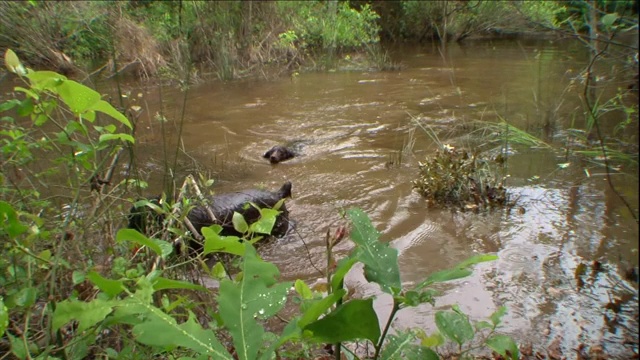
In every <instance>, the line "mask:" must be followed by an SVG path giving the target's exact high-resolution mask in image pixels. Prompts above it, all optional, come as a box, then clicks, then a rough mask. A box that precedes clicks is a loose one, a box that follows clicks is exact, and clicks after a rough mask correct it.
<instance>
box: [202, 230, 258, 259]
mask: <svg viewBox="0 0 640 360" xmlns="http://www.w3.org/2000/svg"><path fill="white" fill-rule="evenodd" d="M221 230H222V227H221V226H220V225H212V226H208V227H203V228H202V229H201V230H200V231H201V232H202V236H204V250H203V253H202V254H203V255H207V254H211V253H214V252H225V253H229V254H233V255H238V256H243V255H244V253H245V248H246V246H247V245H246V243H243V242H241V241H240V239H239V238H238V237H237V236H220V235H219V233H220V231H221Z"/></svg>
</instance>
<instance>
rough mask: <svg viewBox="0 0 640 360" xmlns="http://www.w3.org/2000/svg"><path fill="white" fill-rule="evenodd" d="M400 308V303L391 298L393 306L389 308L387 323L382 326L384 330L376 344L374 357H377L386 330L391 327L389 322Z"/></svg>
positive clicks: (385, 335)
mask: <svg viewBox="0 0 640 360" xmlns="http://www.w3.org/2000/svg"><path fill="white" fill-rule="evenodd" d="M398 310H400V303H399V302H397V301H396V299H393V308H392V309H391V313H390V314H389V319H387V324H386V325H385V326H384V330H383V331H382V335H380V340H378V344H377V345H376V353H375V355H373V358H374V359H377V358H378V355H380V349H382V343H384V339H385V338H386V337H387V332H389V328H391V322H392V321H393V318H394V317H395V316H396V313H397V312H398Z"/></svg>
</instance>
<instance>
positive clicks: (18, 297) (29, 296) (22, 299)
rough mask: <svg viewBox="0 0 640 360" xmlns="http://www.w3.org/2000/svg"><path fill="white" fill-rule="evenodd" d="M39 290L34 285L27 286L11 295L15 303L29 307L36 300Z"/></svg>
mask: <svg viewBox="0 0 640 360" xmlns="http://www.w3.org/2000/svg"><path fill="white" fill-rule="evenodd" d="M37 297H38V290H37V289H36V288H34V287H25V288H22V289H20V291H18V292H17V293H15V294H13V295H12V296H11V299H12V300H13V303H14V304H15V305H16V306H20V307H29V306H31V305H33V304H35V302H36V298H37Z"/></svg>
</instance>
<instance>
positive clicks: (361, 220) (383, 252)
mask: <svg viewBox="0 0 640 360" xmlns="http://www.w3.org/2000/svg"><path fill="white" fill-rule="evenodd" d="M347 216H348V217H349V219H351V223H352V230H351V239H352V240H353V242H354V243H356V245H357V246H358V248H359V251H357V252H356V253H354V257H357V259H358V260H359V261H361V262H362V263H363V264H364V274H365V277H366V278H367V280H368V281H372V282H375V283H377V284H378V285H380V287H381V288H382V290H383V291H384V292H386V293H388V294H392V295H398V294H399V293H400V290H401V287H402V283H401V282H400V268H399V267H398V250H396V249H393V248H391V247H389V244H387V243H382V242H380V241H378V238H379V237H380V233H379V232H378V231H377V230H376V229H375V227H373V225H372V224H371V220H370V219H369V216H367V214H366V213H365V212H364V211H362V210H361V209H349V210H347Z"/></svg>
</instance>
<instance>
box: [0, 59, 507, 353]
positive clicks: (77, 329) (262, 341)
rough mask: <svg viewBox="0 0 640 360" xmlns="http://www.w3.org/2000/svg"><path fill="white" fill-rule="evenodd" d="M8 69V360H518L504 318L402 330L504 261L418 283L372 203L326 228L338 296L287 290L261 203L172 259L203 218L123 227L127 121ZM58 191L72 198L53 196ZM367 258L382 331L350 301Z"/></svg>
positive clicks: (2, 275)
mask: <svg viewBox="0 0 640 360" xmlns="http://www.w3.org/2000/svg"><path fill="white" fill-rule="evenodd" d="M5 63H6V65H7V68H8V70H9V71H10V72H12V73H14V74H16V75H18V76H19V77H20V78H21V79H22V80H23V81H24V86H23V87H17V88H16V91H17V92H19V93H21V94H23V97H22V98H21V99H17V98H16V99H11V100H8V101H6V102H4V103H2V104H1V105H0V110H2V111H3V114H4V113H7V114H9V112H8V111H14V112H15V113H14V114H13V115H11V116H7V115H5V116H3V118H2V132H1V134H2V156H3V158H2V159H3V169H13V172H11V171H7V172H3V173H2V187H1V188H0V190H1V193H0V195H1V196H2V197H1V199H2V200H0V218H1V220H2V221H1V224H2V226H1V227H0V238H1V239H2V248H1V249H0V289H1V290H0V350H2V353H3V354H6V355H5V356H11V357H15V358H18V359H85V358H104V359H106V358H109V359H147V358H150V357H159V358H178V357H179V358H183V359H186V358H197V359H204V358H211V357H213V358H216V359H233V358H239V359H257V358H264V359H269V358H272V357H273V356H280V357H285V358H299V357H301V356H302V357H309V356H321V349H322V346H323V344H333V346H332V351H333V352H334V354H335V357H336V358H340V353H341V352H342V353H347V354H350V355H348V356H349V357H358V356H362V354H357V353H355V352H353V347H351V346H350V345H349V343H351V342H353V341H360V342H364V344H366V347H365V348H366V349H371V352H370V353H368V355H365V356H367V357H371V356H373V358H384V359H393V358H406V357H409V358H426V359H437V358H439V355H438V353H439V352H441V353H442V354H446V353H447V352H448V351H450V350H449V349H450V348H451V346H448V345H449V344H455V345H456V346H455V350H453V351H454V353H457V354H462V355H465V356H467V355H466V354H471V351H474V350H475V349H477V348H478V346H482V347H487V348H490V349H492V350H493V351H495V352H496V353H497V354H501V356H504V357H509V358H512V359H517V358H518V348H517V345H516V344H515V343H514V342H513V340H511V339H510V338H509V337H507V336H505V335H501V334H499V333H497V332H496V329H497V328H498V326H499V325H500V319H501V317H502V315H504V313H505V309H504V308H499V309H498V310H497V311H496V313H494V314H493V315H492V316H491V317H490V319H489V320H490V321H479V322H472V321H470V320H469V318H468V316H467V315H465V314H464V313H462V311H461V310H460V309H459V308H457V307H455V306H454V307H453V308H452V310H447V311H442V310H441V311H437V312H436V315H435V322H436V325H437V327H438V330H439V331H438V332H436V333H434V334H430V335H427V334H425V333H424V332H421V331H418V330H407V331H399V332H396V333H395V334H394V335H391V334H388V331H389V329H390V325H391V323H392V321H393V319H394V317H395V315H396V313H397V312H398V311H400V310H402V309H403V308H406V307H413V306H418V305H420V304H424V303H429V304H432V305H433V304H434V302H435V299H436V298H437V296H438V291H437V289H436V288H435V287H434V285H436V284H438V283H441V282H444V281H449V280H454V279H459V278H462V277H466V276H468V275H470V274H471V270H470V267H471V266H472V265H474V264H476V263H479V262H483V261H490V260H493V259H495V258H496V257H495V256H494V255H478V256H475V257H472V258H470V259H468V260H466V261H463V262H462V263H460V264H458V265H456V266H455V267H453V268H451V269H449V270H443V271H440V272H437V273H434V274H432V275H430V276H429V277H427V278H426V279H425V280H424V281H422V282H420V283H418V284H416V285H413V286H411V287H406V286H404V285H403V284H402V282H401V281H400V272H399V267H398V261H397V256H398V254H397V250H395V249H393V248H391V247H389V245H388V244H386V243H383V242H380V241H379V240H378V237H379V233H378V232H377V231H376V229H375V228H374V227H373V225H372V224H371V222H370V220H369V218H368V217H367V215H366V214H365V213H364V212H362V211H361V210H359V209H350V210H347V212H346V216H347V218H348V220H349V224H350V225H349V228H348V229H347V228H344V227H340V228H338V229H337V230H336V232H335V233H334V234H332V235H331V234H327V237H326V256H327V267H326V269H325V271H324V273H325V276H326V278H327V287H326V289H325V290H324V291H321V290H320V291H312V290H311V289H310V288H309V286H308V285H307V284H305V283H304V282H303V281H300V280H298V281H295V282H294V283H292V282H283V281H280V279H279V271H278V269H277V268H276V267H275V265H273V264H271V263H268V262H265V261H263V260H261V259H260V257H259V256H258V255H257V253H256V251H255V249H254V246H253V244H254V243H255V242H256V241H258V240H259V238H257V237H255V236H254V235H255V234H269V233H270V232H271V229H272V227H273V225H274V224H275V217H276V216H277V214H278V210H276V209H262V210H261V217H260V219H259V220H258V221H257V222H256V223H253V224H247V223H246V222H245V221H244V219H243V218H242V216H235V215H234V221H233V224H234V227H235V229H236V230H237V231H239V232H240V233H243V234H244V236H243V238H244V241H240V239H239V238H237V237H229V236H221V235H220V231H221V227H220V226H219V225H213V226H211V227H209V228H205V229H203V230H202V233H203V235H204V244H203V252H202V253H200V254H196V255H194V256H192V257H179V256H176V254H174V252H175V247H174V243H175V240H176V239H177V238H180V237H187V236H189V234H188V233H187V232H185V231H184V229H182V227H181V226H180V224H181V220H182V219H184V216H185V213H186V212H188V209H189V208H188V207H185V208H183V207H182V204H180V203H178V204H176V205H175V206H174V207H171V208H169V209H165V210H163V209H160V208H158V209H157V210H158V211H164V214H165V215H166V216H165V217H164V218H165V219H168V221H169V222H167V224H168V225H167V228H166V230H167V231H163V232H160V233H158V234H157V235H156V236H154V237H147V236H145V235H143V234H140V233H138V232H137V231H135V230H132V229H122V228H121V226H122V223H123V222H122V220H120V221H118V220H117V219H118V218H119V217H121V216H122V215H121V214H122V204H123V203H127V202H125V201H124V199H125V197H126V194H127V191H128V188H129V187H131V186H140V182H138V181H137V180H135V179H127V178H124V179H122V180H121V181H120V182H117V183H116V182H115V179H116V178H117V176H114V175H113V171H114V169H115V168H116V166H117V162H118V159H119V156H120V154H121V153H122V151H123V149H125V148H126V146H128V145H129V144H132V143H134V142H135V138H134V136H132V135H131V134H130V132H131V123H130V121H129V119H127V118H126V117H125V116H124V115H123V114H121V113H120V112H118V111H117V110H116V109H115V108H114V107H113V106H112V105H111V104H109V103H108V102H106V101H104V100H102V99H101V96H100V94H98V93H97V92H95V91H94V90H91V89H90V88H88V87H86V86H84V85H82V84H80V83H78V82H75V81H73V80H69V79H68V78H66V77H65V76H63V75H61V74H58V73H55V72H52V71H33V70H31V69H28V68H25V67H24V66H23V65H22V64H21V63H20V61H19V60H18V57H17V56H16V55H15V53H13V52H12V51H7V53H6V54H5ZM14 116H17V117H14ZM42 157H45V158H46V159H43V158H42ZM54 185H55V186H59V187H61V188H62V191H57V192H56V191H55V189H53V190H52V189H50V188H51V187H54ZM110 209H113V210H111V211H110ZM61 210H62V211H61ZM172 220H176V221H175V222H174V223H173V224H174V225H169V224H171V221H172ZM347 233H348V234H349V236H350V238H351V240H352V241H353V242H354V245H355V248H354V250H353V251H352V252H351V254H350V255H349V256H347V257H344V258H341V259H336V258H335V257H334V254H333V248H334V246H335V245H337V244H338V243H340V242H341V241H344V239H345V238H346V235H347ZM220 254H229V255H234V256H237V257H239V261H238V262H237V263H238V266H237V269H235V270H234V269H233V268H232V267H229V266H224V265H223V262H222V261H218V262H217V263H216V264H215V265H214V266H212V267H210V266H209V265H207V263H206V261H205V260H206V257H210V256H214V257H218V258H220V257H219V256H220ZM358 263H360V264H362V265H363V266H364V273H365V277H366V278H367V280H368V281H370V282H374V283H377V284H378V285H379V286H380V288H381V290H382V291H383V292H384V293H387V294H389V295H391V296H392V297H393V309H392V311H391V314H390V316H389V318H388V319H386V320H383V321H380V319H379V318H378V314H377V313H376V311H375V309H374V308H373V299H374V298H373V297H367V298H364V299H355V298H351V297H350V296H349V295H348V292H347V290H346V289H345V287H344V281H343V280H344V277H345V276H346V274H347V273H348V272H349V270H350V269H351V268H353V266H354V265H355V264H358ZM231 275H233V276H231ZM205 276H206V277H208V278H218V279H219V281H220V286H219V288H218V290H217V292H216V291H212V290H210V289H207V288H205V287H204V286H203V285H202V284H201V282H200V281H201V279H202V277H205ZM292 287H293V289H295V291H293V292H292V291H291V290H290V289H291V288H292ZM290 301H295V302H294V304H297V307H298V311H297V312H296V314H295V315H294V316H293V317H292V318H289V319H284V320H283V321H285V323H286V325H285V326H284V327H283V329H282V330H279V332H273V331H269V330H267V328H266V326H265V322H266V321H267V320H269V319H273V318H274V317H275V316H276V315H277V314H278V313H279V312H280V311H281V310H282V308H283V307H284V306H285V304H286V303H287V302H290ZM380 323H382V324H385V326H384V328H383V329H382V331H381V329H380V326H379V324H380ZM441 349H444V350H441ZM367 351H368V350H367ZM497 356H498V355H497Z"/></svg>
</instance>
